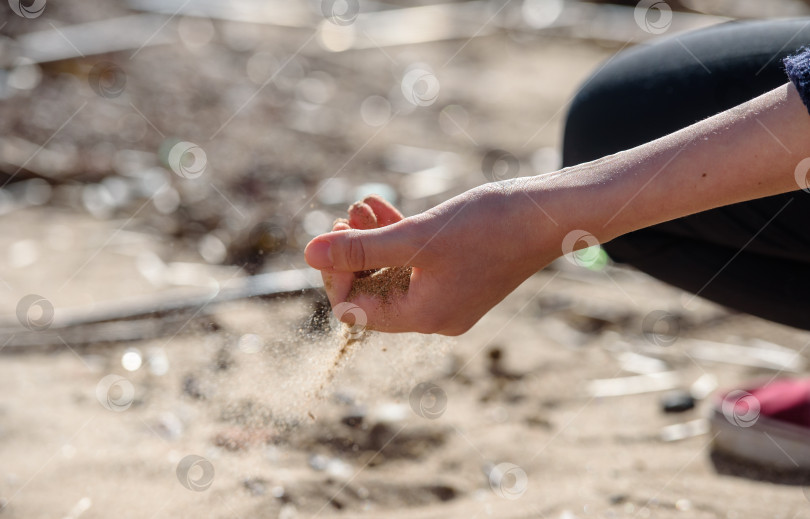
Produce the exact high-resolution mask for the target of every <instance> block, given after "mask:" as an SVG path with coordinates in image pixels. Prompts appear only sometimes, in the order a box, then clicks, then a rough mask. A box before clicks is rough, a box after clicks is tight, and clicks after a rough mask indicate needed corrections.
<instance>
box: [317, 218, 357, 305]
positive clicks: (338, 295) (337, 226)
mask: <svg viewBox="0 0 810 519" xmlns="http://www.w3.org/2000/svg"><path fill="white" fill-rule="evenodd" d="M349 229H351V227H349V221H348V220H346V219H345V218H338V219H337V220H335V223H334V224H332V231H347V230H349ZM321 278H323V286H324V288H325V289H326V296H327V297H328V298H329V303H330V304H331V305H332V306H333V307H334V306H335V305H336V304H338V303H340V302H341V301H344V300H345V299H346V297H347V296H348V295H349V291H351V289H352V283H353V282H354V274H352V273H351V272H328V271H325V270H322V271H321Z"/></svg>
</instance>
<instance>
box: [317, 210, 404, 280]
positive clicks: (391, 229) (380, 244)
mask: <svg viewBox="0 0 810 519" xmlns="http://www.w3.org/2000/svg"><path fill="white" fill-rule="evenodd" d="M412 226H413V224H412V223H410V222H409V221H408V220H402V221H401V222H399V223H397V224H394V225H389V226H388V227H381V228H379V229H372V230H369V231H358V230H350V231H337V232H331V233H328V234H323V235H321V236H318V237H317V238H314V239H313V240H312V241H311V242H309V244H307V247H306V249H305V250H304V255H305V257H306V261H307V263H309V265H310V266H311V267H313V268H316V269H318V270H329V271H332V272H359V271H361V270H371V269H376V268H382V267H392V266H404V265H417V264H418V260H419V257H418V255H417V253H418V252H419V250H420V248H419V247H418V246H417V244H416V241H415V240H414V238H413V231H412Z"/></svg>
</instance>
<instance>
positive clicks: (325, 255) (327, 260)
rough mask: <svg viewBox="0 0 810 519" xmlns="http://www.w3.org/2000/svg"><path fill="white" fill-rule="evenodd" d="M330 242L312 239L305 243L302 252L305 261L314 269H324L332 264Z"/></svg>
mask: <svg viewBox="0 0 810 519" xmlns="http://www.w3.org/2000/svg"><path fill="white" fill-rule="evenodd" d="M330 247H331V244H330V243H329V242H328V241H325V240H319V241H312V242H310V243H309V245H307V249H306V251H304V254H305V256H306V258H307V263H309V265H310V266H311V267H312V268H315V269H326V268H330V267H331V266H332V264H333V263H332V255H331V254H330V253H329V249H330Z"/></svg>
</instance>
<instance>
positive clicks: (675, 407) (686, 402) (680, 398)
mask: <svg viewBox="0 0 810 519" xmlns="http://www.w3.org/2000/svg"><path fill="white" fill-rule="evenodd" d="M694 407H695V399H694V397H692V395H691V394H689V392H687V391H684V390H682V389H676V390H674V391H669V392H667V393H665V394H664V396H662V397H661V410H662V411H664V412H665V413H682V412H684V411H688V410H690V409H693V408H694Z"/></svg>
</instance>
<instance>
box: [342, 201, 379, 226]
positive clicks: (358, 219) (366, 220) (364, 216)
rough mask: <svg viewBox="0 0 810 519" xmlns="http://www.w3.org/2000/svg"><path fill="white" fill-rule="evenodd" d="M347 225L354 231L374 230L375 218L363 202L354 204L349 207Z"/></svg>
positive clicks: (371, 210)
mask: <svg viewBox="0 0 810 519" xmlns="http://www.w3.org/2000/svg"><path fill="white" fill-rule="evenodd" d="M349 225H350V226H351V227H352V228H354V229H362V230H367V229H376V228H377V227H378V225H377V217H376V216H375V214H374V210H373V209H371V207H370V206H368V205H367V204H366V203H365V202H355V203H353V204H352V205H351V207H349Z"/></svg>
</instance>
